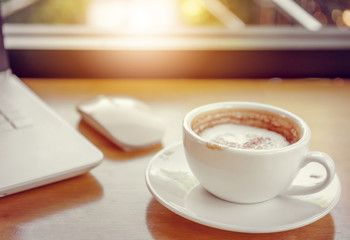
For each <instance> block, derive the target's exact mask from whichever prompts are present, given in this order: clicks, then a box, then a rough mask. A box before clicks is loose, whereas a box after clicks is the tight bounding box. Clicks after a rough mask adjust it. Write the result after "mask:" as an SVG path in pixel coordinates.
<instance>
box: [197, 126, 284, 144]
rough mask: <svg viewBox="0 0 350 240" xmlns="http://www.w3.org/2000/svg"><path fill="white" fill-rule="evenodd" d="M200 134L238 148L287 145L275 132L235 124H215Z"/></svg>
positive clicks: (208, 139)
mask: <svg viewBox="0 0 350 240" xmlns="http://www.w3.org/2000/svg"><path fill="white" fill-rule="evenodd" d="M200 136H201V137H202V138H203V139H205V140H207V141H210V142H212V143H216V144H219V145H222V146H227V147H232V148H240V149H255V150H262V149H275V148H281V147H285V146H288V145H289V142H288V141H287V140H286V139H285V138H284V137H283V136H282V135H280V134H278V133H276V132H273V131H269V130H266V129H262V128H256V127H250V126H243V125H237V124H222V125H217V126H215V127H212V128H208V129H206V130H205V131H203V132H202V133H201V135H200Z"/></svg>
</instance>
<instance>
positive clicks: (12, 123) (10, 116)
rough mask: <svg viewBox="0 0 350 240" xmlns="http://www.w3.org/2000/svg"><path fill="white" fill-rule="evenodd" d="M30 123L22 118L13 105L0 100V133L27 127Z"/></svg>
mask: <svg viewBox="0 0 350 240" xmlns="http://www.w3.org/2000/svg"><path fill="white" fill-rule="evenodd" d="M31 125H32V122H31V120H30V118H29V117H27V116H24V115H23V114H22V113H21V112H20V111H19V110H18V109H17V108H16V107H15V106H14V105H13V104H11V103H9V102H7V101H6V100H4V99H1V98H0V132H4V131H11V130H17V129H22V128H25V127H29V126H31Z"/></svg>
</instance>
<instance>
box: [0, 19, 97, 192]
mask: <svg viewBox="0 0 350 240" xmlns="http://www.w3.org/2000/svg"><path fill="white" fill-rule="evenodd" d="M2 25H3V21H2V18H1V16H0V35H1V36H0V197H4V196H7V195H9V194H13V193H17V192H20V191H24V190H28V189H32V188H35V187H38V186H42V185H45V184H49V183H53V182H56V181H60V180H63V179H67V178H70V177H74V176H77V175H80V174H83V173H85V172H87V171H89V170H90V169H92V168H93V167H95V166H97V165H98V164H99V163H100V162H101V161H102V158H103V155H102V153H101V152H100V151H99V150H98V149H97V148H96V147H95V146H94V145H93V144H91V143H90V142H89V141H88V140H87V139H86V138H84V137H83V136H82V135H81V134H80V133H79V132H78V131H77V130H76V129H74V128H73V127H72V126H70V125H69V124H68V123H67V122H65V121H64V120H63V119H62V118H61V117H60V116H59V115H57V114H56V113H55V112H54V111H52V110H51V109H50V108H49V107H48V106H47V105H46V104H45V103H44V102H43V101H42V100H41V99H40V98H39V97H38V96H37V95H35V94H34V93H33V92H32V91H31V90H30V89H29V88H28V87H27V86H26V85H25V84H24V83H23V82H22V81H21V80H20V79H18V78H17V77H16V76H15V75H14V74H13V73H12V72H11V69H10V67H9V61H8V57H7V52H6V50H5V47H4V38H3V33H2Z"/></svg>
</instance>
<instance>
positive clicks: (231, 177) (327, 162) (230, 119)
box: [183, 102, 335, 203]
mask: <svg viewBox="0 0 350 240" xmlns="http://www.w3.org/2000/svg"><path fill="white" fill-rule="evenodd" d="M224 124H228V125H232V124H233V125H235V126H236V125H238V126H239V127H240V126H242V128H243V130H242V131H241V132H243V135H244V134H245V131H246V130H245V129H244V128H246V127H247V126H252V127H254V129H255V128H263V129H264V128H266V129H269V130H271V131H273V132H278V134H277V135H283V138H285V139H287V141H288V143H287V146H274V144H273V143H271V141H272V140H271V139H272V138H270V137H257V138H254V136H255V133H254V134H246V135H249V136H253V138H254V139H253V140H250V143H249V144H248V145H244V144H241V145H240V144H236V143H235V142H233V143H232V142H231V143H230V141H231V140H232V139H235V138H232V133H230V134H231V135H229V138H228V140H227V139H226V140H224V141H221V140H222V138H221V137H220V138H219V139H220V141H217V139H214V140H212V139H205V138H204V137H203V135H204V132H206V131H208V130H211V131H214V132H215V131H217V133H218V134H219V135H220V134H223V135H225V134H226V133H221V132H220V131H222V130H218V129H219V128H217V127H218V126H224ZM228 127H230V126H228ZM224 131H227V129H226V130H224ZM263 131H265V130H263ZM220 136H221V135H220ZM255 137H256V136H255ZM310 138H311V131H310V128H309V127H308V125H307V124H306V122H305V121H304V120H302V119H301V118H300V117H298V116H296V115H294V114H293V113H290V112H288V111H286V110H283V109H281V108H277V107H274V106H270V105H265V104H260V103H252V102H221V103H213V104H209V105H205V106H201V107H198V108H196V109H193V110H192V111H190V112H189V113H188V114H187V115H186V116H185V118H184V122H183V144H184V148H185V154H186V158H187V162H188V164H189V166H190V168H191V171H192V172H193V174H194V175H195V177H196V178H197V179H198V181H199V182H200V184H201V185H202V186H203V187H204V188H205V189H206V190H207V191H209V192H210V193H212V194H214V195H215V196H217V197H219V198H221V199H224V200H227V201H231V202H237V203H257V202H262V201H266V200H269V199H272V198H274V197H276V196H278V195H301V194H311V193H315V192H318V191H321V190H322V189H324V188H325V187H327V186H328V185H329V184H330V183H331V181H332V180H333V177H334V174H335V166H334V162H333V160H332V158H331V157H330V156H328V155H327V154H325V153H322V152H317V151H310V150H309V142H310ZM256 139H258V140H256ZM270 140H271V141H270ZM257 142H258V143H259V142H260V143H261V142H262V143H263V144H262V145H261V146H258V147H257V148H263V149H254V147H256V146H257V145H256V143H257ZM227 143H228V144H227ZM233 145H234V146H238V145H239V146H238V147H239V148H237V147H232V146H233ZM258 145H259V144H258ZM252 146H253V147H252ZM265 147H269V148H266V149H265ZM270 147H271V148H270ZM311 162H316V163H319V164H321V165H322V166H323V167H324V168H325V170H326V173H327V176H326V177H325V179H324V180H323V181H321V182H320V183H318V184H315V185H312V186H303V185H298V186H295V185H292V182H293V180H294V179H295V177H296V176H297V174H298V173H299V171H300V170H301V169H302V168H303V167H305V166H306V165H307V164H309V163H311Z"/></svg>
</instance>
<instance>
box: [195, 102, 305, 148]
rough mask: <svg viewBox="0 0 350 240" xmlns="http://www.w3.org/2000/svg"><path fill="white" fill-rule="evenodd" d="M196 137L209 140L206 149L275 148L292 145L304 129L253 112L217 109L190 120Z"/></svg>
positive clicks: (279, 117) (278, 117) (285, 119)
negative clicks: (226, 147)
mask: <svg viewBox="0 0 350 240" xmlns="http://www.w3.org/2000/svg"><path fill="white" fill-rule="evenodd" d="M191 128H192V130H193V131H194V133H195V134H197V135H199V136H200V137H201V138H204V139H205V140H207V142H208V143H207V147H208V148H210V149H213V150H221V149H222V148H223V147H225V146H228V147H232V148H244V149H253V150H254V149H274V148H281V147H285V146H287V145H290V144H293V143H295V142H297V141H299V139H300V138H301V135H302V130H301V129H300V127H299V126H298V124H296V123H295V122H294V121H293V120H292V119H290V118H288V117H286V116H284V115H279V114H277V113H273V112H269V111H265V110H254V109H228V108H223V109H216V110H212V111H207V112H203V113H201V114H199V115H197V116H196V117H195V118H193V120H192V121H191Z"/></svg>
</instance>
